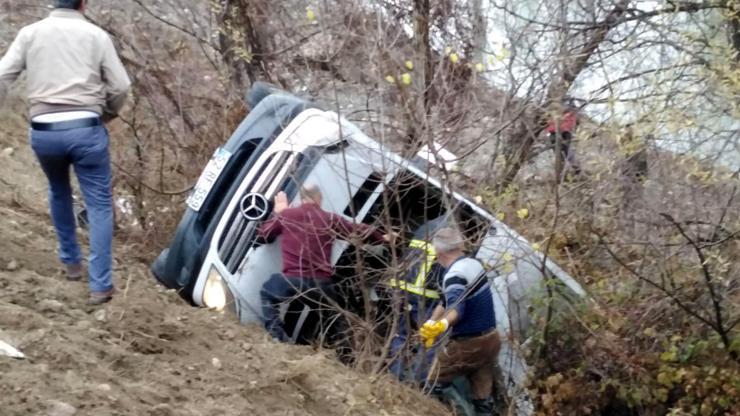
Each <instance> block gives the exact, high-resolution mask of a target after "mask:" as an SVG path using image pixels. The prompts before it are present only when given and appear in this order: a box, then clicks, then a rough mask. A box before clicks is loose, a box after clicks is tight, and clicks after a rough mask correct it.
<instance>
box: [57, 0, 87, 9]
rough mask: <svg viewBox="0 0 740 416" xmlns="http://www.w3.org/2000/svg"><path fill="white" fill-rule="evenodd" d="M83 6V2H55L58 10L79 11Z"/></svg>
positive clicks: (67, 0) (63, 0)
mask: <svg viewBox="0 0 740 416" xmlns="http://www.w3.org/2000/svg"><path fill="white" fill-rule="evenodd" d="M81 5H82V0H54V7H55V8H57V9H73V10H78V9H79V8H80V6H81Z"/></svg>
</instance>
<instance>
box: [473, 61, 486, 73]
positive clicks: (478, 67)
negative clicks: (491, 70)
mask: <svg viewBox="0 0 740 416" xmlns="http://www.w3.org/2000/svg"><path fill="white" fill-rule="evenodd" d="M475 70H476V71H478V72H483V71H485V70H486V67H485V65H483V64H482V63H480V62H478V63H477V64H475Z"/></svg>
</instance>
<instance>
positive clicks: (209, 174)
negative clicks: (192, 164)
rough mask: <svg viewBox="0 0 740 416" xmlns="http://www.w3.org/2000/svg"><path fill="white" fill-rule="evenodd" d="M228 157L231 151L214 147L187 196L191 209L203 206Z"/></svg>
mask: <svg viewBox="0 0 740 416" xmlns="http://www.w3.org/2000/svg"><path fill="white" fill-rule="evenodd" d="M230 158H231V152H229V151H228V150H226V149H224V148H222V147H219V148H218V149H216V152H215V153H214V154H213V157H212V158H211V160H210V161H208V164H207V165H206V168H205V169H203V173H201V175H200V178H198V182H197V183H196V184H195V188H193V192H192V193H191V194H190V196H189V197H188V200H187V204H188V206H189V207H190V208H191V209H192V210H194V211H199V210H200V208H201V207H202V206H203V202H205V200H206V198H207V197H208V194H209V193H211V189H212V188H213V185H214V184H215V183H216V180H217V179H218V177H219V176H220V175H221V172H222V171H223V170H224V167H226V163H227V162H228V161H229V159H230Z"/></svg>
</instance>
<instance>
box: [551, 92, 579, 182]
mask: <svg viewBox="0 0 740 416" xmlns="http://www.w3.org/2000/svg"><path fill="white" fill-rule="evenodd" d="M576 127H578V113H577V109H576V107H575V106H574V105H573V104H572V103H568V104H567V105H566V107H565V111H564V112H563V114H562V115H561V116H560V117H559V118H553V119H552V120H550V123H549V124H548V125H547V128H546V129H545V130H546V131H547V133H548V134H549V136H550V144H551V145H552V146H553V150H555V151H556V152H557V151H558V150H559V151H560V159H559V160H558V162H559V164H558V167H557V171H558V176H560V174H561V173H562V166H563V162H568V164H569V165H570V167H571V168H573V172H575V174H576V175H580V174H581V167H580V166H579V165H578V162H577V161H576V157H575V154H574V152H573V149H572V146H571V140H572V139H573V131H574V130H575V129H576ZM558 136H559V137H558ZM558 138H559V139H560V148H559V149H558Z"/></svg>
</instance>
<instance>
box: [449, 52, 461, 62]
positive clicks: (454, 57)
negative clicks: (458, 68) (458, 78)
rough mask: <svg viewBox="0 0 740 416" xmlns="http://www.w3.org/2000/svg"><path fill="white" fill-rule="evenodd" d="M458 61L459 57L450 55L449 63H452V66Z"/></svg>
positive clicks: (453, 54) (454, 54)
mask: <svg viewBox="0 0 740 416" xmlns="http://www.w3.org/2000/svg"><path fill="white" fill-rule="evenodd" d="M459 60H460V57H459V56H458V55H457V54H456V53H451V54H450V62H452V63H453V64H456V63H457V61H459Z"/></svg>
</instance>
